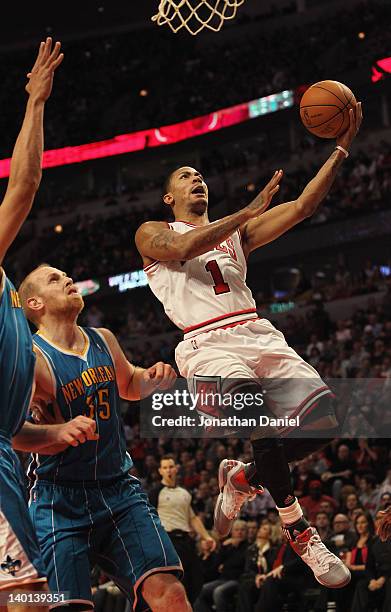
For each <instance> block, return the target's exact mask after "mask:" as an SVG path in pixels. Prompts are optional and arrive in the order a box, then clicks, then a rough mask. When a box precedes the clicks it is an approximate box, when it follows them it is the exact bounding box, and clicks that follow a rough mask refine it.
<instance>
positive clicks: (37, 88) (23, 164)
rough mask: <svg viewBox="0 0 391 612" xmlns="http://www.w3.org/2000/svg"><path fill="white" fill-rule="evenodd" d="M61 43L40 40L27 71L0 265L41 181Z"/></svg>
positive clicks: (1, 225) (3, 213)
mask: <svg viewBox="0 0 391 612" xmlns="http://www.w3.org/2000/svg"><path fill="white" fill-rule="evenodd" d="M60 47H61V45H60V43H56V44H55V46H54V49H53V50H52V39H51V38H47V39H46V42H42V43H41V45H40V48H39V53H38V57H37V59H36V62H35V64H34V66H33V68H32V70H31V72H30V73H29V74H28V75H27V76H28V79H29V82H28V83H27V85H26V91H27V93H28V94H29V99H28V102H27V107H26V114H25V117H24V121H23V125H22V128H21V130H20V133H19V136H18V138H17V141H16V144H15V147H14V151H13V154H12V161H11V170H10V177H9V181H8V187H7V191H6V194H5V196H4V200H3V202H2V204H1V206H0V265H1V262H2V261H3V259H4V256H5V254H6V252H7V250H8V248H9V247H10V245H11V244H12V242H13V240H14V239H15V237H16V235H17V233H18V231H19V229H20V227H21V225H22V223H23V222H24V220H25V219H26V217H27V215H28V213H29V212H30V209H31V205H32V203H33V200H34V196H35V194H36V192H37V190H38V187H39V183H40V181H41V175H42V170H41V165H42V152H43V111H44V106H45V102H46V100H47V99H48V97H49V96H50V92H51V90H52V84H53V74H54V71H55V69H56V68H57V67H58V66H59V65H60V64H61V62H62V59H63V54H62V53H60ZM0 272H1V271H0Z"/></svg>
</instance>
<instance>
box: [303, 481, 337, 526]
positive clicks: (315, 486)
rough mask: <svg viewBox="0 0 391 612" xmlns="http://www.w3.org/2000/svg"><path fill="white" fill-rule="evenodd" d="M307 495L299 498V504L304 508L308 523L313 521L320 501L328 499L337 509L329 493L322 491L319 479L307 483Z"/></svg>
mask: <svg viewBox="0 0 391 612" xmlns="http://www.w3.org/2000/svg"><path fill="white" fill-rule="evenodd" d="M308 490H309V495H306V496H305V497H302V498H301V499H300V505H301V507H302V508H303V510H305V512H306V515H307V518H308V520H309V522H310V523H314V522H315V517H316V514H317V512H319V511H320V509H321V504H322V502H325V501H328V502H330V504H332V505H333V506H334V509H335V510H336V509H337V503H336V501H335V500H334V499H333V498H332V497H330V496H329V495H325V494H324V493H322V483H321V482H320V480H311V482H310V483H309V485H308Z"/></svg>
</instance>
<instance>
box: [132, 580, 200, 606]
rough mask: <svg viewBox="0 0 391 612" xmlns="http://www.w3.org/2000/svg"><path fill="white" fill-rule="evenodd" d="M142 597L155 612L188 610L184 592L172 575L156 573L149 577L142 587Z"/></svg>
mask: <svg viewBox="0 0 391 612" xmlns="http://www.w3.org/2000/svg"><path fill="white" fill-rule="evenodd" d="M142 593H143V597H144V599H145V600H146V602H147V603H148V604H149V606H150V607H151V608H152V609H153V610H156V612H160V611H162V612H163V611H164V610H168V609H173V610H178V612H184V611H187V610H190V607H189V602H188V600H187V597H186V591H185V589H184V587H183V585H182V584H181V583H180V582H179V580H178V579H177V578H176V577H175V576H173V575H172V574H163V573H157V574H153V575H152V576H149V577H148V578H147V579H146V580H145V581H144V584H143V587H142Z"/></svg>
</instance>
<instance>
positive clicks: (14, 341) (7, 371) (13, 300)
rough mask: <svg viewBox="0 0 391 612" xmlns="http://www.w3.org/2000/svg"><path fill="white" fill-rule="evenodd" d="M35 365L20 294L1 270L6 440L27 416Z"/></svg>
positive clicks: (1, 396)
mask: <svg viewBox="0 0 391 612" xmlns="http://www.w3.org/2000/svg"><path fill="white" fill-rule="evenodd" d="M0 270H1V268H0ZM34 364H35V355H34V352H33V345H32V340H31V333H30V329H29V326H28V323H27V319H26V317H25V315H24V312H23V310H22V306H21V303H20V299H19V295H18V293H17V291H16V289H15V287H14V286H13V284H12V283H11V282H10V280H9V279H8V278H7V277H6V275H5V272H4V271H3V273H2V275H1V278H0V384H1V391H0V435H2V436H3V437H5V438H7V439H10V438H11V437H12V436H13V435H14V434H15V433H16V432H17V431H18V430H19V429H20V427H21V426H22V424H23V423H24V420H25V417H26V416H27V410H28V407H29V403H30V399H31V392H32V385H33V377H34Z"/></svg>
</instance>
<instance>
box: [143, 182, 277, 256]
mask: <svg viewBox="0 0 391 612" xmlns="http://www.w3.org/2000/svg"><path fill="white" fill-rule="evenodd" d="M281 178H282V170H276V172H275V173H274V174H273V176H272V178H271V179H270V181H269V182H268V184H267V185H266V186H265V188H264V189H263V190H262V191H261V192H260V193H259V194H258V195H257V196H256V197H255V198H254V200H253V201H252V202H250V204H249V205H248V206H246V207H244V208H242V210H239V211H238V212H236V213H234V214H233V215H228V216H227V217H224V218H223V219H220V220H219V221H214V222H213V223H208V224H207V225H203V226H201V227H197V228H195V229H193V230H190V231H189V232H186V234H179V233H178V232H175V231H173V230H171V229H170V228H167V225H166V224H165V223H161V222H155V221H150V222H147V223H144V224H143V225H141V226H140V227H139V229H138V230H137V232H136V246H137V248H138V250H139V252H140V254H141V255H142V257H143V258H144V260H145V259H146V258H149V259H152V260H155V259H158V260H160V261H187V260H189V259H193V258H194V257H198V256H199V255H203V254H204V253H207V252H208V251H210V250H211V249H213V248H214V247H215V246H217V245H218V244H220V243H221V242H223V241H224V240H226V239H227V238H229V237H230V236H231V235H232V234H233V232H234V231H236V230H237V229H239V228H240V227H241V225H243V223H245V222H246V221H247V220H248V219H251V218H253V217H257V216H259V215H261V214H262V213H263V212H264V211H265V210H266V208H267V207H268V206H269V204H270V202H271V199H272V197H273V196H274V194H275V193H277V191H278V189H279V182H280V180H281Z"/></svg>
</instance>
